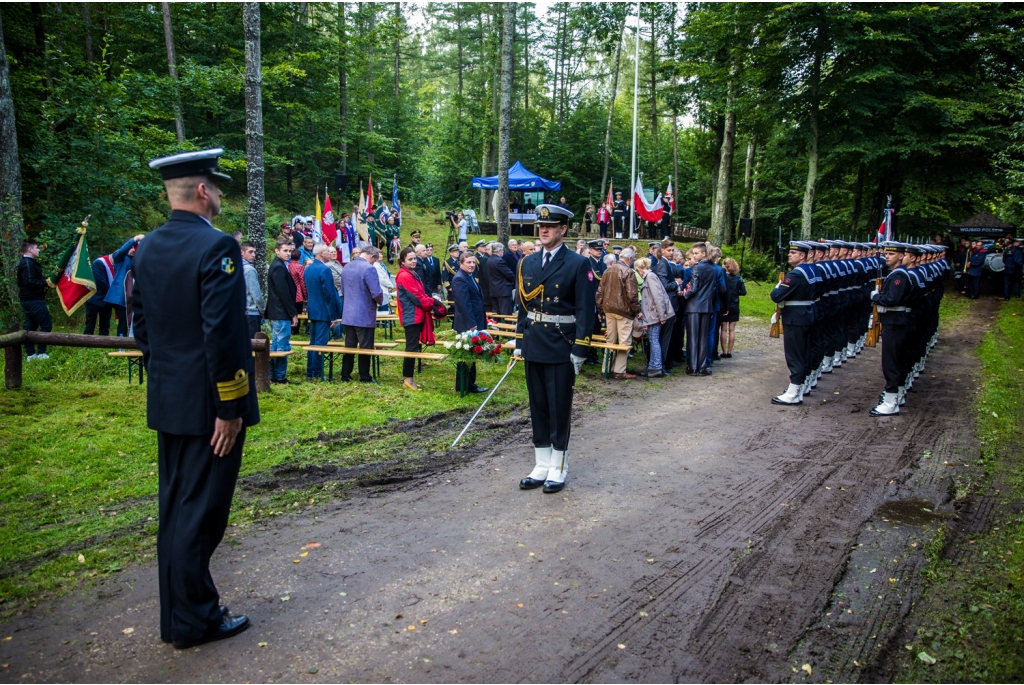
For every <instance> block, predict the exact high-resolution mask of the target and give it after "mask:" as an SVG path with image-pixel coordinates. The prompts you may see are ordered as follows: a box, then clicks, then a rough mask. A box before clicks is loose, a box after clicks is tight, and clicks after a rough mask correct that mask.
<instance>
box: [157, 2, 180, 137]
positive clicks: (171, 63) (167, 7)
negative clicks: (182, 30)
mask: <svg viewBox="0 0 1024 685" xmlns="http://www.w3.org/2000/svg"><path fill="white" fill-rule="evenodd" d="M160 4H161V5H162V6H163V12H164V43H165V44H166V45H167V71H168V72H169V73H170V75H171V81H172V82H173V84H174V130H175V132H177V134H178V142H179V143H183V142H185V120H184V119H183V118H182V116H181V94H180V93H179V92H178V62H177V58H176V57H175V55H174V31H173V30H172V28H171V3H169V2H162V3H160Z"/></svg>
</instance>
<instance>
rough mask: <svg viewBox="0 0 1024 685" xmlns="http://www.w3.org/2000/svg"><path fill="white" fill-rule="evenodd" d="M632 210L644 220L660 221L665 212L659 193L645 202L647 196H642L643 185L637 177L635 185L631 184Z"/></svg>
mask: <svg viewBox="0 0 1024 685" xmlns="http://www.w3.org/2000/svg"><path fill="white" fill-rule="evenodd" d="M633 210H634V211H635V212H636V213H637V215H639V217H640V218H641V219H643V220H644V221H655V222H656V221H661V217H662V215H663V214H664V213H665V206H664V205H663V204H662V202H661V195H658V197H656V198H654V202H652V203H651V202H647V198H646V197H644V185H643V183H641V182H640V179H639V178H638V179H636V185H635V186H633Z"/></svg>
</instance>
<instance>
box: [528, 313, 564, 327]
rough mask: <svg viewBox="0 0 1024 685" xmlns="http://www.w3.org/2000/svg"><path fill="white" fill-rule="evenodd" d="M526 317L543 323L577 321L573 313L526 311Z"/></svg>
mask: <svg viewBox="0 0 1024 685" xmlns="http://www.w3.org/2000/svg"><path fill="white" fill-rule="evenodd" d="M526 318H527V319H530V320H531V321H540V322H541V323H559V324H561V323H576V317H575V316H572V315H567V316H559V315H557V314H541V313H540V312H526Z"/></svg>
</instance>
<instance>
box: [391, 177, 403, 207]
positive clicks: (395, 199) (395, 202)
mask: <svg viewBox="0 0 1024 685" xmlns="http://www.w3.org/2000/svg"><path fill="white" fill-rule="evenodd" d="M392 183H393V184H394V185H392V186H391V211H392V212H395V213H396V214H401V213H402V209H401V207H402V204H401V203H400V202H399V201H398V179H397V178H396V179H393V181H392Z"/></svg>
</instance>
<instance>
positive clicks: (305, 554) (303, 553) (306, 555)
mask: <svg viewBox="0 0 1024 685" xmlns="http://www.w3.org/2000/svg"><path fill="white" fill-rule="evenodd" d="M299 556H300V557H308V556H309V552H302V553H301V554H299Z"/></svg>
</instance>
